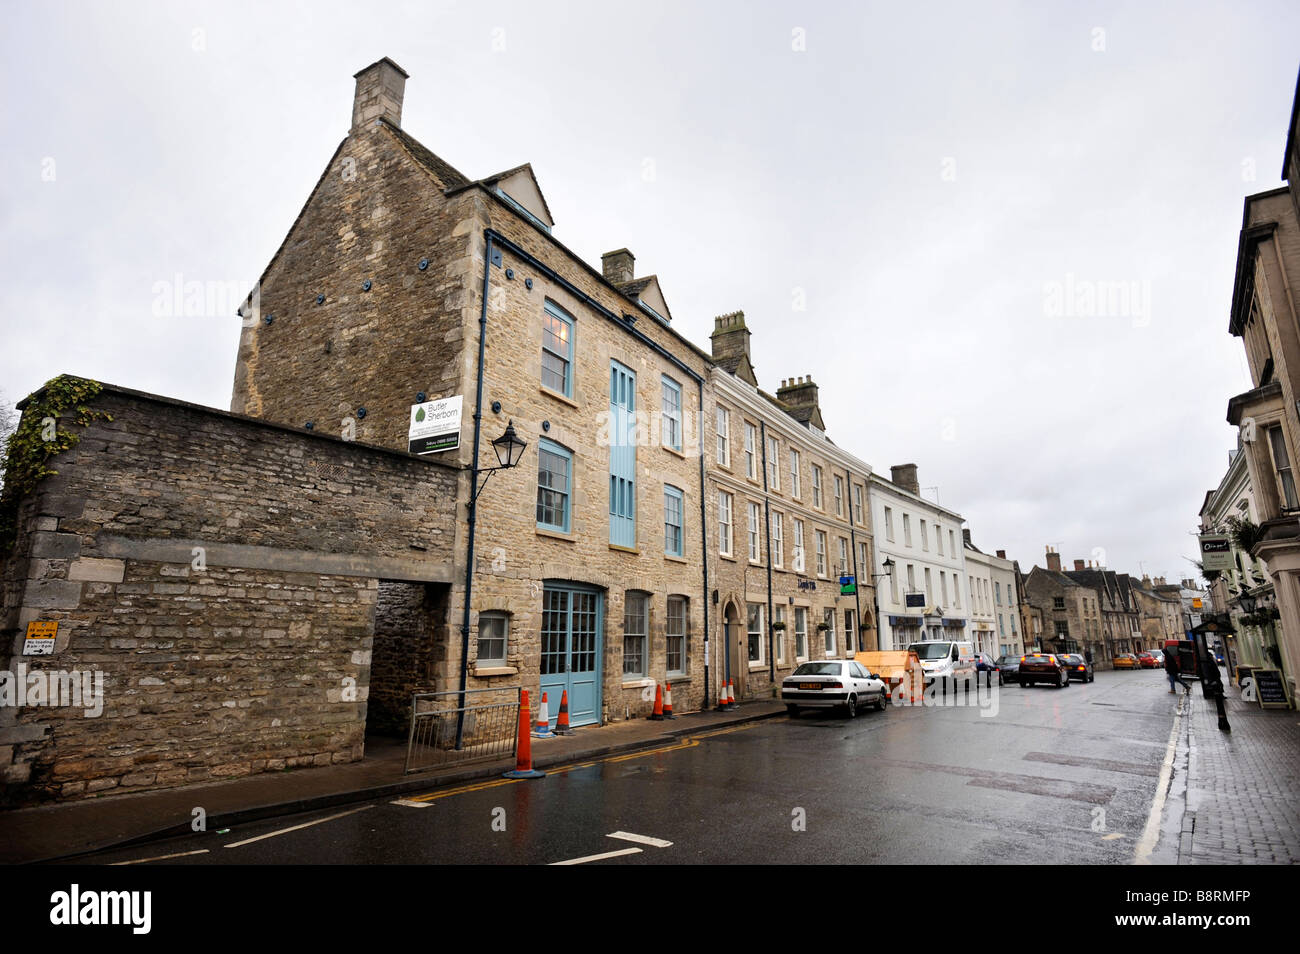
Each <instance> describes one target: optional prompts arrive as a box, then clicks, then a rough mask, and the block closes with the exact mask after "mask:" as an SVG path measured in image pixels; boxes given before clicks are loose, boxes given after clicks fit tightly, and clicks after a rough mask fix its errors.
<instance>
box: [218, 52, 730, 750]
mask: <svg viewBox="0 0 1300 954" xmlns="http://www.w3.org/2000/svg"><path fill="white" fill-rule="evenodd" d="M356 79H357V93H356V100H355V102H354V106H353V125H352V129H351V130H350V132H349V134H348V136H347V138H346V139H345V140H344V141H343V142H342V143H341V144H340V145H339V147H338V149H337V150H336V152H335V154H334V156H333V157H332V158H331V159H330V161H329V163H328V164H327V166H326V168H325V170H324V172H323V173H322V175H321V178H320V180H319V182H318V183H317V185H316V187H315V189H314V190H313V192H312V194H311V196H310V198H309V199H308V200H307V204H306V206H305V207H304V208H303V210H302V212H301V214H300V215H299V217H298V219H297V221H296V222H295V223H294V224H293V226H292V228H291V229H290V231H289V233H288V235H287V236H286V237H285V240H284V243H283V244H282V246H281V248H280V249H279V251H278V252H277V253H276V254H275V256H274V257H273V258H272V260H271V263H270V264H269V265H268V266H267V269H266V271H265V273H264V274H263V276H262V279H261V282H260V285H259V288H258V295H257V296H256V300H254V299H252V298H250V300H249V301H248V302H247V303H246V304H245V308H246V309H247V312H248V313H247V315H246V318H247V320H246V323H245V329H244V332H243V335H242V337H241V341H240V347H239V360H238V366H237V370H236V378H235V387H234V396H233V400H232V407H233V408H234V409H235V410H236V411H241V412H245V413H249V414H253V415H256V416H258V417H262V418H266V419H269V420H274V421H278V422H282V423H285V424H289V425H294V426H297V427H313V428H315V429H317V430H320V429H330V430H336V429H342V430H344V431H350V432H353V433H355V435H356V437H357V439H359V440H365V441H369V442H373V443H377V444H380V445H383V446H388V447H394V448H401V449H403V450H405V449H406V448H407V446H408V430H409V428H410V425H411V420H412V413H413V408H414V406H415V405H419V404H423V403H425V402H428V401H436V400H439V399H445V398H456V397H460V398H461V399H462V400H463V408H464V410H463V413H462V416H461V419H460V422H459V424H460V426H459V430H460V434H459V441H458V444H459V446H458V447H457V448H455V449H449V450H445V451H441V452H439V453H437V454H436V455H434V456H437V457H439V458H440V459H443V460H444V461H445V462H447V463H449V464H451V465H453V466H456V467H458V468H460V469H461V472H462V474H463V476H462V478H461V481H460V483H459V485H458V487H457V492H456V494H455V495H452V496H450V497H448V498H447V499H446V500H444V501H442V502H441V505H442V506H444V507H446V508H447V509H448V511H449V512H454V513H455V514H456V517H457V522H458V527H459V535H460V539H463V540H464V541H465V549H468V548H469V547H470V546H471V545H472V549H473V553H474V565H473V567H472V568H466V567H463V566H462V567H460V568H459V569H460V573H462V574H464V575H463V577H458V580H457V585H456V586H455V587H453V589H452V592H451V593H450V595H449V598H448V600H447V601H446V602H445V604H443V605H442V609H443V610H444V611H445V614H446V618H445V619H443V620H440V621H439V625H440V626H441V627H442V628H443V630H445V631H446V632H448V633H450V634H454V635H453V636H452V638H449V639H447V640H446V641H445V643H444V644H443V645H440V646H438V647H437V648H436V650H435V656H436V658H437V659H438V660H439V663H440V665H439V666H438V667H437V670H436V672H435V679H434V684H435V685H436V686H437V687H438V688H442V689H451V688H455V687H456V686H457V685H458V684H459V682H460V681H461V680H462V679H463V680H465V682H466V684H467V685H469V686H470V687H471V688H483V687H491V686H499V685H517V684H522V685H523V686H525V687H529V688H534V689H537V688H540V689H541V690H543V691H545V692H547V693H548V695H549V696H550V710H551V715H552V717H554V715H555V713H556V710H557V709H558V705H559V702H560V698H561V695H562V694H563V693H565V692H567V693H568V695H569V704H570V715H571V720H572V722H573V724H575V725H583V724H592V723H601V722H607V721H611V720H615V719H622V718H627V717H631V716H637V715H644V714H646V713H647V712H648V711H649V708H650V706H651V705H652V703H653V687H654V685H655V684H656V683H659V684H662V683H664V682H665V681H668V680H671V681H672V683H673V687H674V694H675V697H676V702H677V704H678V705H679V706H681V707H683V708H689V707H693V706H694V707H698V706H699V705H701V704H702V703H703V700H704V696H705V682H704V657H703V641H704V636H705V633H706V619H707V614H708V611H709V608H708V607H707V606H706V604H705V601H704V599H703V596H704V594H705V593H706V592H708V590H709V587H708V586H707V582H706V579H705V576H704V574H705V568H704V560H703V547H704V539H705V525H704V521H705V519H706V518H705V514H706V508H705V506H704V492H705V482H704V462H703V459H702V456H701V441H702V439H703V437H704V434H703V428H702V424H701V409H702V408H704V407H705V404H706V398H705V388H706V383H707V380H708V377H709V373H710V369H711V367H712V364H711V361H710V358H709V355H707V354H705V353H704V352H702V351H700V350H699V349H698V348H696V347H695V346H693V345H692V344H691V343H690V342H688V341H687V340H685V339H684V338H682V337H681V336H680V335H678V334H677V333H676V332H675V331H674V330H673V327H672V313H671V311H670V309H669V307H668V305H667V303H666V301H665V299H664V295H663V291H662V289H661V288H660V285H659V281H658V279H657V278H656V277H655V276H653V275H650V276H637V275H636V273H635V259H634V257H633V255H632V253H631V252H629V251H628V250H626V249H620V250H618V251H616V252H610V253H608V254H607V255H605V256H604V259H603V262H602V266H603V267H602V269H601V270H600V271H597V270H595V269H593V268H592V267H591V266H589V265H588V264H587V263H586V262H584V261H583V260H582V259H581V258H579V257H578V256H577V255H575V254H574V253H573V252H572V251H570V250H569V249H568V248H566V247H565V246H564V245H563V244H561V243H560V242H559V241H558V240H557V239H556V237H555V236H554V235H553V233H552V229H553V226H554V219H553V217H552V214H551V210H550V207H549V206H548V204H547V202H546V199H545V197H544V195H543V193H542V191H541V188H540V186H539V184H538V182H537V179H536V177H535V176H534V174H533V172H532V169H531V167H530V166H528V165H527V164H525V165H521V166H517V167H514V168H511V169H508V170H506V171H504V172H500V173H495V174H492V175H489V176H486V177H483V178H477V179H471V178H470V177H468V176H466V175H463V174H462V173H460V172H458V171H457V170H456V169H455V168H454V167H452V166H451V165H450V164H449V163H447V162H446V161H444V160H442V159H440V158H439V157H438V156H436V155H435V154H434V153H433V152H431V151H430V150H429V149H427V148H426V147H424V146H423V145H421V144H420V143H419V142H418V141H416V140H415V139H414V138H413V137H412V136H411V135H410V134H409V133H407V132H406V131H404V130H403V129H402V123H401V119H402V115H401V114H402V100H403V94H404V88H405V80H406V74H405V73H404V72H402V70H401V69H400V68H399V67H398V66H397V65H396V64H395V63H393V62H392V61H391V60H387V59H385V60H380V61H379V62H377V63H375V64H373V65H371V66H369V67H367V68H366V69H364V70H362V71H361V72H360V73H358V74H357V77H356ZM507 423H510V424H511V425H512V426H513V428H514V430H515V432H516V433H517V435H518V436H519V437H521V438H523V439H524V440H525V441H527V443H528V448H527V453H526V455H525V457H524V460H523V465H522V466H519V467H517V468H515V469H511V470H506V471H504V472H502V473H500V474H497V475H496V476H493V477H492V479H491V481H490V482H489V483H487V484H486V485H485V486H484V487H483V489H482V493H481V495H480V496H479V497H478V498H477V501H476V503H475V507H476V511H475V512H476V519H475V520H474V522H473V524H472V525H471V524H470V522H469V519H468V518H469V506H470V502H471V500H473V499H474V497H473V492H474V488H472V487H471V483H470V481H471V474H470V473H469V470H470V468H471V467H472V465H473V463H474V460H475V454H476V453H477V454H478V455H479V457H478V460H479V463H480V466H487V465H488V464H490V463H495V462H494V461H491V460H490V452H488V451H487V449H486V448H484V447H482V445H483V443H485V442H486V441H488V440H491V439H493V438H495V437H497V435H498V434H499V433H501V432H502V431H503V429H504V428H505V427H506V426H507ZM480 479H481V478H480ZM457 558H458V560H463V559H464V558H463V556H462V553H461V551H460V550H458V552H457ZM467 570H468V572H467ZM377 625H380V623H377Z"/></svg>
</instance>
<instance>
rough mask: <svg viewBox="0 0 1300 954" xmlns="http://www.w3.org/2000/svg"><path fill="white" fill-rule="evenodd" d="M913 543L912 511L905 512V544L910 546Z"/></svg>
mask: <svg viewBox="0 0 1300 954" xmlns="http://www.w3.org/2000/svg"><path fill="white" fill-rule="evenodd" d="M911 545H912V515H911V514H910V513H905V514H903V546H905V547H910V546H911Z"/></svg>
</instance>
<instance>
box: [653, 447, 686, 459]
mask: <svg viewBox="0 0 1300 954" xmlns="http://www.w3.org/2000/svg"><path fill="white" fill-rule="evenodd" d="M659 446H660V447H662V448H663V449H664V450H666V451H667V452H668V453H670V454H672V455H673V456H674V457H680V458H681V459H682V460H686V455H685V454H683V453H682V452H681V451H680V450H679V449H678V448H676V447H669V446H668V445H667V444H660V445H659Z"/></svg>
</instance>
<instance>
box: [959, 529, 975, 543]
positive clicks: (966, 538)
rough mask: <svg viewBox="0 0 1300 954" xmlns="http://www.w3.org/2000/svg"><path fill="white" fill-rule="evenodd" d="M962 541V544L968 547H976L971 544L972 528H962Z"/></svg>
mask: <svg viewBox="0 0 1300 954" xmlns="http://www.w3.org/2000/svg"><path fill="white" fill-rule="evenodd" d="M961 540H962V543H964V544H966V545H967V546H968V547H973V546H974V545H975V544H973V543H971V542H970V528H969V527H962V528H961Z"/></svg>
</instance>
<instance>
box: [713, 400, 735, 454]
mask: <svg viewBox="0 0 1300 954" xmlns="http://www.w3.org/2000/svg"><path fill="white" fill-rule="evenodd" d="M714 421H715V423H716V424H717V429H718V466H719V467H726V468H727V469H728V470H730V469H731V412H730V411H728V410H727V409H726V408H725V407H723V406H722V405H721V404H719V405H718V408H717V413H716V415H715V416H714Z"/></svg>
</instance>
